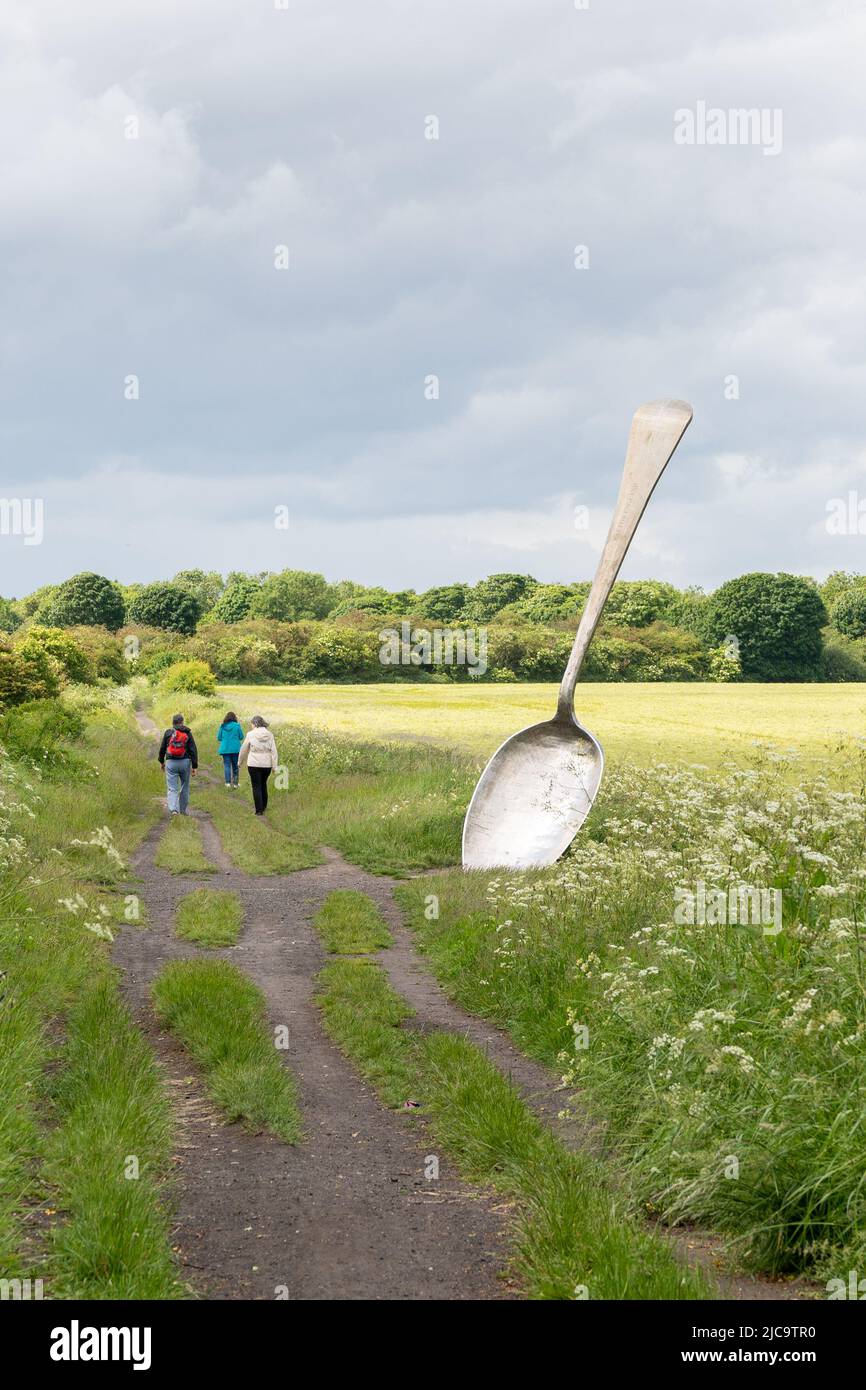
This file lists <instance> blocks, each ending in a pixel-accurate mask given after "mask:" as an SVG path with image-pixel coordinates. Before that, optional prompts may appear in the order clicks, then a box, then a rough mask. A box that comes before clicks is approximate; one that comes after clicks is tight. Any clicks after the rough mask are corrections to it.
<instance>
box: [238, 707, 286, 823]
mask: <svg viewBox="0 0 866 1390" xmlns="http://www.w3.org/2000/svg"><path fill="white" fill-rule="evenodd" d="M250 724H251V727H250V731H249V733H248V734H247V736H246V738H245V739H244V741H243V743H242V744H241V751H240V753H239V755H238V761H239V762H240V763H241V764H243V763H246V764H247V771H248V772H249V774H250V781H251V783H252V786H253V801H254V802H255V806H256V815H257V816H263V815H264V814H265V810H266V808H267V804H268V778H269V777H270V775H271V769H272V768H274V767H276V766H277V761H278V757H277V745H276V743H275V742H274V736H273V734H272V733H271V731H270V729H269V728H268V726H267V724H266V723H265V721H264V719H262V716H261V715H260V714H254V715H253V718H252V720H251V721H250Z"/></svg>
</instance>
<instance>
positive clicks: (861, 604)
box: [832, 588, 866, 637]
mask: <svg viewBox="0 0 866 1390" xmlns="http://www.w3.org/2000/svg"><path fill="white" fill-rule="evenodd" d="M832 622H833V626H834V627H835V629H836V631H837V632H841V633H842V636H843V637H863V636H866V588H864V589H848V590H847V591H846V592H845V593H843V594H842V596H841V598H838V599H837V600H836V602H835V603H834V605H833V618H832Z"/></svg>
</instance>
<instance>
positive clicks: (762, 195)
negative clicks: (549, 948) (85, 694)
mask: <svg viewBox="0 0 866 1390" xmlns="http://www.w3.org/2000/svg"><path fill="white" fill-rule="evenodd" d="M864 49H866V7H864V6H863V5H862V3H860V2H859V0H825V2H824V3H821V2H820V0H762V3H755V0H700V3H699V4H698V3H695V0H588V3H586V4H584V3H582V0H578V3H577V4H576V3H575V0H435V3H434V2H433V0H411V3H410V0H288V3H287V5H286V7H285V8H283V0H206V3H205V0H181V2H180V3H178V0H124V3H123V4H122V5H119V4H118V3H117V0H76V3H75V4H74V5H69V4H68V3H67V0H26V3H22V2H21V0H4V5H3V9H2V12H0V243H2V248H0V249H2V275H0V284H2V291H0V294H2V301H0V397H2V399H0V448H2V473H0V593H2V594H3V595H5V596H7V597H10V596H20V595H21V594H23V593H26V592H29V591H31V590H32V589H34V588H35V587H37V586H38V585H40V584H43V583H48V582H57V581H59V580H61V579H63V578H65V577H67V576H68V575H70V574H72V573H75V572H77V571H80V570H84V569H87V570H96V571H98V572H99V573H103V574H107V575H109V576H111V577H112V578H116V579H119V580H120V581H122V582H125V583H129V582H133V581H149V580H152V579H156V578H165V577H168V576H170V575H171V574H173V573H174V572H176V571H177V570H179V569H182V568H184V569H185V568H190V567H194V566H202V567H204V568H206V569H217V570H221V571H222V572H226V571H228V570H230V569H246V570H252V571H258V570H263V569H282V568H285V567H290V568H301V569H314V570H318V571H321V572H322V573H324V574H325V575H326V576H327V577H328V578H329V579H331V580H338V579H341V578H346V577H351V578H353V579H356V580H360V581H362V582H364V583H369V584H384V585H385V586H387V587H390V588H404V587H414V588H416V589H419V590H421V589H423V588H426V587H428V586H429V585H433V584H439V583H448V582H453V581H455V580H464V581H468V582H474V581H475V580H477V579H478V578H480V577H482V576H484V575H486V574H489V573H493V572H497V571H509V570H516V571H520V572H523V573H531V574H533V575H534V576H535V577H536V578H537V579H540V580H545V581H563V582H568V581H571V580H574V579H586V578H590V577H591V576H592V573H593V571H594V569H595V565H596V563H597V560H598V555H599V552H600V548H601V545H602V543H603V540H604V536H605V533H606V530H607V525H608V522H609V520H610V514H611V511H612V508H613V503H614V501H615V498H616V492H617V488H618V483H619V477H620V471H621V468H622V462H623V457H624V448H625V441H626V438H627V434H628V427H629V423H630V420H631V416H632V413H633V411H634V410H635V408H636V407H637V406H638V405H639V404H640V403H641V402H642V401H646V400H651V399H654V398H656V397H662V396H674V397H679V398H683V399H686V400H688V401H690V402H691V403H692V405H693V407H694V421H693V423H692V425H691V427H690V429H689V431H688V432H687V434H686V436H685V438H684V440H683V443H682V444H681V445H680V448H679V450H678V452H677V453H676V454H675V456H674V458H673V460H672V462H671V464H670V465H669V468H668V470H667V472H666V473H665V475H664V477H663V479H662V481H661V483H660V484H659V486H658V488H657V490H656V493H655V495H654V497H653V499H652V501H651V503H650V506H649V508H648V510H647V512H646V514H645V516H644V519H643V521H642V523H641V525H640V528H639V530H638V533H637V535H636V537H635V540H634V542H633V544H632V548H631V552H630V554H629V557H628V559H627V560H626V564H625V567H624V569H623V575H624V577H628V578H644V577H647V578H648V577H652V578H658V579H666V580H669V581H671V582H673V583H675V584H678V585H686V584H701V585H703V586H704V587H705V588H707V589H710V588H713V587H714V586H716V585H717V584H719V583H721V582H722V581H723V580H725V579H726V578H730V577H732V576H734V575H737V574H741V573H744V572H746V571H749V570H755V569H761V570H789V571H793V572H796V573H809V574H813V575H815V576H816V577H817V578H823V577H824V576H825V575H826V574H827V573H828V572H829V571H831V570H834V569H858V570H864V569H866V564H864V551H866V542H864V536H863V535H859V534H858V525H857V507H858V506H859V502H860V499H861V498H862V499H863V510H864V513H866V423H864V413H863V402H864V396H866V391H864V387H866V332H864V309H866V279H864V271H863V263H864V250H863V248H864V245H866V182H864V168H866V84H864V83H863V81H862V71H861V69H862V54H863V52H864ZM741 109H743V110H755V111H756V112H758V113H762V114H761V115H760V116H759V118H758V119H757V121H756V123H755V125H754V126H753V125H752V124H751V123H744V124H743V125H740V124H739V123H738V122H737V121H736V120H735V119H734V118H731V117H729V115H728V113H730V112H732V111H738V110H741ZM581 248H582V249H581ZM852 494H853V497H852ZM838 499H843V500H844V501H845V502H846V507H847V511H846V515H847V514H848V512H850V513H851V517H853V522H852V520H851V518H850V517H849V520H848V522H847V523H846V524H843V525H842V526H841V527H840V526H839V525H838V524H836V525H832V524H829V525H828V509H830V510H831V511H832V510H833V508H834V504H835V503H836V502H837V500H838ZM849 499H851V500H850V502H849ZM16 500H17V502H18V504H19V513H18V515H20V516H21V517H24V518H26V516H27V512H26V510H25V511H21V510H20V506H21V505H24V504H26V503H29V504H30V506H31V512H30V515H31V518H33V517H34V516H35V515H36V512H35V511H34V510H33V508H34V507H35V506H36V504H37V503H38V504H39V507H41V517H42V520H41V525H40V526H38V527H37V526H36V525H35V524H32V522H31V525H30V526H29V527H27V526H26V522H25V521H24V520H21V521H19V520H16V512H15V508H14V506H13V505H12V504H13V503H15V502H16ZM4 501H5V503H6V504H7V505H6V507H5V509H2V503H3V502H4ZM576 508H577V509H585V511H582V510H578V511H576V510H575V509H576ZM37 510H38V509H37ZM286 516H288V525H285V524H284V522H285V517H286ZM278 519H279V524H278ZM862 524H863V530H864V534H866V515H864V517H863V518H862ZM25 530H27V531H28V534H23V532H24V531H25ZM840 531H841V534H840Z"/></svg>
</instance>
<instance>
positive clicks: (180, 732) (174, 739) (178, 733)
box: [165, 729, 189, 758]
mask: <svg viewBox="0 0 866 1390" xmlns="http://www.w3.org/2000/svg"><path fill="white" fill-rule="evenodd" d="M188 743H189V734H188V733H186V731H185V730H184V729H172V731H171V738H170V739H169V741H168V746H167V747H166V750H165V756H166V757H167V758H188V757H189V749H188V748H187V744H188Z"/></svg>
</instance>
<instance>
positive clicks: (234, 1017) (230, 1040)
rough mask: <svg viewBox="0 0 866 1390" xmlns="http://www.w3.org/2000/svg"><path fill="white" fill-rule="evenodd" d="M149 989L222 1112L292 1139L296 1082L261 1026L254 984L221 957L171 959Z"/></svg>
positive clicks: (261, 1005)
mask: <svg viewBox="0 0 866 1390" xmlns="http://www.w3.org/2000/svg"><path fill="white" fill-rule="evenodd" d="M151 989H152V993H153V1000H154V1005H155V1007H156V1012H157V1014H158V1016H159V1018H160V1019H161V1020H162V1022H163V1023H165V1024H166V1025H167V1027H169V1028H170V1029H171V1031H172V1032H173V1033H175V1034H176V1035H177V1037H178V1038H180V1040H181V1042H182V1043H183V1044H184V1046H185V1047H186V1048H187V1050H188V1052H189V1053H190V1055H191V1056H192V1057H193V1058H194V1060H195V1061H196V1062H197V1063H198V1064H199V1066H200V1067H201V1068H202V1070H203V1072H204V1074H205V1080H206V1084H207V1089H208V1092H209V1094H210V1095H211V1097H212V1098H213V1100H214V1101H215V1102H216V1104H217V1105H218V1106H219V1107H220V1109H221V1110H223V1111H224V1113H225V1115H226V1117H227V1119H229V1120H240V1121H241V1122H242V1123H243V1125H244V1128H246V1129H249V1130H251V1131H253V1132H257V1131H260V1130H263V1129H266V1130H269V1131H270V1133H271V1134H276V1135H277V1137H278V1138H280V1139H284V1140H285V1141H286V1143H288V1144H295V1143H297V1141H298V1139H300V1137H301V1112H300V1109H299V1106H298V1100H297V1090H296V1087H295V1083H294V1078H293V1077H292V1076H291V1074H290V1072H289V1071H288V1069H287V1068H286V1067H285V1066H284V1065H283V1063H282V1062H281V1061H280V1056H279V1053H278V1051H277V1048H276V1045H275V1040H274V1038H273V1036H272V1035H271V1033H270V1031H269V1029H268V1025H267V1019H266V1014H265V1001H264V997H263V995H262V993H261V990H259V989H258V988H257V987H256V985H254V984H253V982H252V981H251V980H249V979H247V977H246V975H244V974H243V972H242V971H241V970H238V969H237V967H236V966H234V965H231V964H229V962H228V961H225V960H182V961H172V962H171V963H170V964H168V965H166V966H165V967H164V969H163V970H162V971H161V972H160V974H159V975H158V976H157V978H156V979H155V980H154V982H153V985H152V987H151Z"/></svg>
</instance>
